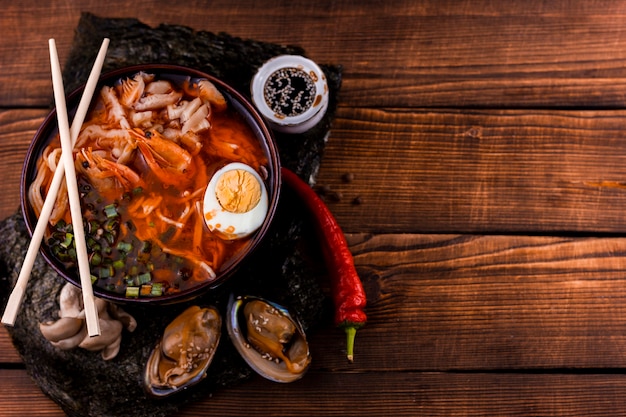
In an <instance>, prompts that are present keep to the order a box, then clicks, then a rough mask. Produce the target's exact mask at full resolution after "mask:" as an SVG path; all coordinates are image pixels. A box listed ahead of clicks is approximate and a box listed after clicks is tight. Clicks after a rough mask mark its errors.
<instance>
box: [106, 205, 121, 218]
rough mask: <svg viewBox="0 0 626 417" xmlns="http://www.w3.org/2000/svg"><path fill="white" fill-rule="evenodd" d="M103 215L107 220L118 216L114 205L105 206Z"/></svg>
mask: <svg viewBox="0 0 626 417" xmlns="http://www.w3.org/2000/svg"><path fill="white" fill-rule="evenodd" d="M104 214H106V216H107V218H109V219H111V218H113V217H118V216H119V213H118V212H117V208H116V207H115V204H109V205H107V206H104Z"/></svg>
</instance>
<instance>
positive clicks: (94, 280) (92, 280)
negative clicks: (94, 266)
mask: <svg viewBox="0 0 626 417" xmlns="http://www.w3.org/2000/svg"><path fill="white" fill-rule="evenodd" d="M96 281H98V277H97V276H95V275H93V274H92V275H91V285H93V284H95V283H96Z"/></svg>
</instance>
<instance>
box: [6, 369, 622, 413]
mask: <svg viewBox="0 0 626 417" xmlns="http://www.w3.org/2000/svg"><path fill="white" fill-rule="evenodd" d="M625 386H626V377H625V376H624V375H620V374H608V375H594V374H588V375H585V374H583V375H575V374H548V375H545V374H517V373H513V374H506V373H505V374H491V373H469V374H466V373H454V372H451V373H449V372H448V373H446V372H443V373H417V372H406V373H395V372H389V373H376V374H369V375H364V374H361V373H343V374H340V373H330V372H328V373H318V372H311V373H309V374H307V376H306V378H305V379H303V380H302V381H299V382H297V383H293V384H286V385H281V384H274V383H271V385H269V386H268V382H267V381H264V380H260V379H254V380H252V381H249V382H246V383H244V384H242V385H240V386H238V387H236V388H233V389H228V390H223V391H220V392H218V393H216V394H215V395H213V396H212V397H207V398H206V399H205V400H203V401H200V402H197V403H194V404H192V405H190V406H188V407H186V408H185V409H184V410H182V412H181V413H179V414H178V415H179V416H180V417H193V416H206V415H220V416H225V415H243V414H245V415H272V416H276V417H280V416H293V415H307V416H311V417H314V416H330V415H341V416H381V415H389V414H393V415H397V416H400V417H402V416H407V417H408V416H411V417H413V416H415V415H423V416H428V415H441V414H442V413H444V412H445V415H448V416H467V415H475V416H479V415H480V416H493V415H498V416H525V415H535V416H537V415H541V416H563V415H602V416H605V415H611V416H618V415H624V413H623V410H624V408H625V407H626V400H625V399H624V395H622V394H623V391H624V387H625ZM399 387H401V388H399ZM269 388H271V390H269ZM0 389H1V390H2V392H3V402H2V415H3V416H5V417H13V416H15V417H18V416H19V417H31V416H32V417H34V416H38V417H41V416H50V417H62V416H64V415H65V414H64V413H63V412H62V411H61V409H60V407H59V406H58V405H57V404H55V403H54V402H52V401H51V400H50V399H49V398H48V397H46V396H45V395H44V394H43V393H41V391H38V390H37V389H36V387H34V386H33V382H32V381H31V380H30V378H29V377H28V376H27V375H26V374H25V372H23V371H18V370H0ZM270 392H271V394H270ZM494 393H497V395H494Z"/></svg>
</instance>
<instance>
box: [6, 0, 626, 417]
mask: <svg viewBox="0 0 626 417" xmlns="http://www.w3.org/2000/svg"><path fill="white" fill-rule="evenodd" d="M5 3H6V4H3V13H2V14H1V15H0V27H2V29H3V36H2V37H0V168H1V171H0V172H2V185H1V189H2V192H1V193H0V218H5V217H7V216H8V215H10V214H12V213H14V212H15V210H16V209H17V207H18V199H19V181H20V171H21V166H22V163H23V158H24V155H25V153H26V149H27V148H28V144H29V143H30V141H31V139H32V137H33V135H34V133H35V131H36V129H37V128H38V126H39V124H40V123H41V122H42V121H43V118H44V117H45V115H46V114H47V109H48V108H49V107H50V105H51V103H52V87H51V82H50V70H49V60H48V51H47V41H48V38H52V37H53V38H55V39H56V41H57V47H58V49H59V55H60V58H61V62H64V59H65V57H66V56H67V54H68V52H69V48H70V45H71V42H72V39H73V31H74V28H75V27H76V24H77V23H78V20H79V17H80V13H81V12H83V11H87V12H91V13H94V14H97V15H99V16H106V17H135V18H138V19H139V20H141V21H143V22H145V23H146V24H148V25H151V26H157V25H158V24H160V23H168V24H181V25H185V26H190V27H193V28H194V29H196V30H207V31H211V32H222V31H223V32H228V33H230V34H232V35H235V36H240V37H243V38H252V39H256V40H261V41H267V42H275V43H282V44H294V45H299V46H301V47H303V48H304V49H305V50H306V51H307V53H308V55H309V56H310V57H311V58H313V59H314V60H316V61H317V62H320V63H330V64H341V65H343V85H342V88H341V95H340V100H339V109H338V112H337V117H336V120H335V124H334V126H333V129H332V133H331V137H330V138H329V141H328V144H327V148H326V152H325V155H324V158H323V161H322V166H321V169H320V172H319V176H318V186H323V187H325V188H327V189H330V190H331V193H330V194H328V195H327V201H328V205H329V207H330V209H331V211H332V212H333V214H335V216H336V217H337V219H338V221H339V223H340V225H341V226H342V228H343V229H344V231H345V232H346V234H347V237H348V241H349V244H350V248H351V250H352V252H353V254H354V257H355V263H356V266H357V269H358V271H359V274H360V275H361V277H362V280H363V283H364V286H365V289H366V293H367V296H368V310H367V312H368V317H369V323H368V325H367V326H366V327H365V328H363V329H362V330H360V331H359V333H358V335H357V341H356V347H355V355H356V357H355V358H356V359H355V362H354V364H351V365H350V364H347V363H346V362H345V358H344V353H345V352H344V349H345V347H344V335H343V333H342V332H341V331H340V330H338V329H336V328H335V327H334V326H333V324H332V323H330V322H329V323H321V324H320V325H319V327H318V328H316V329H314V330H313V331H312V334H311V336H310V342H311V349H312V353H313V364H312V368H311V371H310V373H309V374H307V376H306V377H305V378H304V379H303V380H301V381H300V382H298V383H295V384H289V385H275V384H271V385H268V382H266V381H264V380H261V379H257V378H255V379H253V380H252V381H250V382H247V383H244V384H241V385H240V386H238V387H235V388H232V389H228V390H223V391H220V392H218V393H216V394H215V395H214V396H212V397H211V398H206V399H205V400H203V401H201V402H199V403H195V404H193V405H191V406H190V407H188V408H187V409H185V410H184V411H183V412H182V413H181V415H182V416H189V417H191V416H204V415H223V416H228V415H242V414H247V415H275V416H283V415H284V416H286V415H307V416H322V415H323V416H332V415H336V416H339V415H341V416H357V415H358V416H380V415H397V416H414V415H423V416H439V415H449V416H468V415H472V416H494V415H498V416H529V417H530V416H533V417H534V416H564V415H587V416H607V415H611V416H614V415H615V416H618V415H626V412H625V411H624V410H626V404H625V403H624V401H625V400H624V395H623V392H624V388H625V387H626V380H625V377H624V372H623V371H624V369H626V355H625V354H624V353H625V352H626V336H625V334H626V333H625V331H624V330H625V329H626V302H625V301H626V275H625V274H624V270H625V269H626V220H625V217H626V216H624V215H623V211H624V210H623V207H625V206H626V163H625V162H626V139H625V135H624V131H625V128H624V126H625V123H626V122H625V121H626V94H625V93H624V91H626V30H625V29H624V28H626V2H623V1H607V0H591V1H586V2H563V1H543V0H529V1H525V2H515V1H491V0H482V1H477V2H476V1H466V0H461V1H459V0H442V1H422V2H415V1H412V0H398V1H394V2H387V3H381V2H380V1H377V0H364V1H360V2H336V1H327V2H324V1H321V2H320V1H318V2H306V1H301V0H294V1H291V2H286V1H273V2H269V1H267V2H265V1H256V0H243V1H238V2H231V1H228V0H218V1H212V2H202V1H197V0H191V1H188V2H187V3H186V5H185V7H184V8H181V7H180V6H179V5H177V4H176V2H171V1H161V0H157V1H149V0H135V1H132V2H130V1H128V0H111V1H109V2H101V1H95V0H80V1H76V2H40V1H35V0H24V1H21V2H5ZM190 10H192V11H193V12H190ZM346 173H350V174H351V176H352V179H351V180H350V181H346V180H345V174H346ZM332 193H336V194H332ZM337 196H339V197H340V198H334V197H337ZM355 199H358V201H359V202H360V204H355V203H354V201H355ZM0 390H2V392H3V393H4V395H3V396H2V399H1V400H0V414H2V415H3V416H4V415H6V416H16V417H17V416H26V417H27V416H54V417H59V416H62V415H63V413H62V411H61V409H60V408H59V407H58V406H57V405H56V404H55V403H53V402H52V401H51V400H49V399H48V398H47V397H46V396H45V395H44V394H42V393H41V391H40V390H39V389H38V388H37V386H36V385H35V384H34V383H33V382H32V381H31V380H30V378H29V377H28V375H27V373H26V371H25V370H24V369H23V365H22V363H21V360H20V358H19V355H18V354H17V353H16V351H15V349H14V348H13V347H12V346H11V341H10V339H9V337H8V334H7V332H6V330H4V329H0Z"/></svg>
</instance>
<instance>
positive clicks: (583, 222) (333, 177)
mask: <svg viewBox="0 0 626 417" xmlns="http://www.w3.org/2000/svg"><path fill="white" fill-rule="evenodd" d="M46 113H47V112H46V111H45V110H17V109H15V110H5V111H0V163H2V166H3V167H4V171H3V172H4V174H3V187H4V188H3V193H2V194H1V195H0V216H1V217H2V218H5V217H6V216H8V215H10V214H12V213H14V212H15V210H16V208H17V207H18V198H19V180H20V173H21V167H22V164H23V159H24V155H25V153H26V149H27V147H28V144H29V143H30V141H31V138H32V137H33V135H34V132H35V130H36V129H37V127H38V125H39V124H40V123H41V121H42V120H43V117H44V116H45V114H46ZM625 120H626V111H548V110H546V111H541V110H535V111H531V110H508V111H502V110H472V111H469V110H467V111H453V110H412V111H400V110H397V109H378V110H365V109H358V108H357V109H355V108H349V107H341V108H340V109H339V112H338V115H337V120H336V123H335V125H334V127H333V130H332V134H331V138H330V139H329V142H328V146H327V151H326V153H325V155H324V158H323V161H322V167H321V170H320V173H319V177H318V184H319V185H326V186H328V187H330V188H331V189H332V190H333V191H335V192H338V193H340V194H341V196H342V197H341V200H340V201H338V202H337V201H334V199H333V198H329V199H328V204H329V207H330V208H331V210H332V211H333V213H334V214H335V215H336V217H337V219H338V220H339V222H340V224H341V225H342V227H343V228H344V230H345V231H346V232H348V233H350V232H359V231H362V232H368V231H369V232H419V233H424V232H432V233H449V232H465V233H482V232H484V233H533V234H535V233H539V232H545V233H549V234H563V233H573V232H582V233H624V232H626V216H624V215H623V207H626V188H625V187H626V164H624V157H625V156H626V142H625V141H624V135H623V127H624V124H625ZM345 173H351V174H353V175H354V179H353V180H352V181H351V182H345V181H344V179H343V175H344V174H345ZM357 197H358V198H360V199H361V201H362V204H354V203H353V200H354V199H355V198H357Z"/></svg>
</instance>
